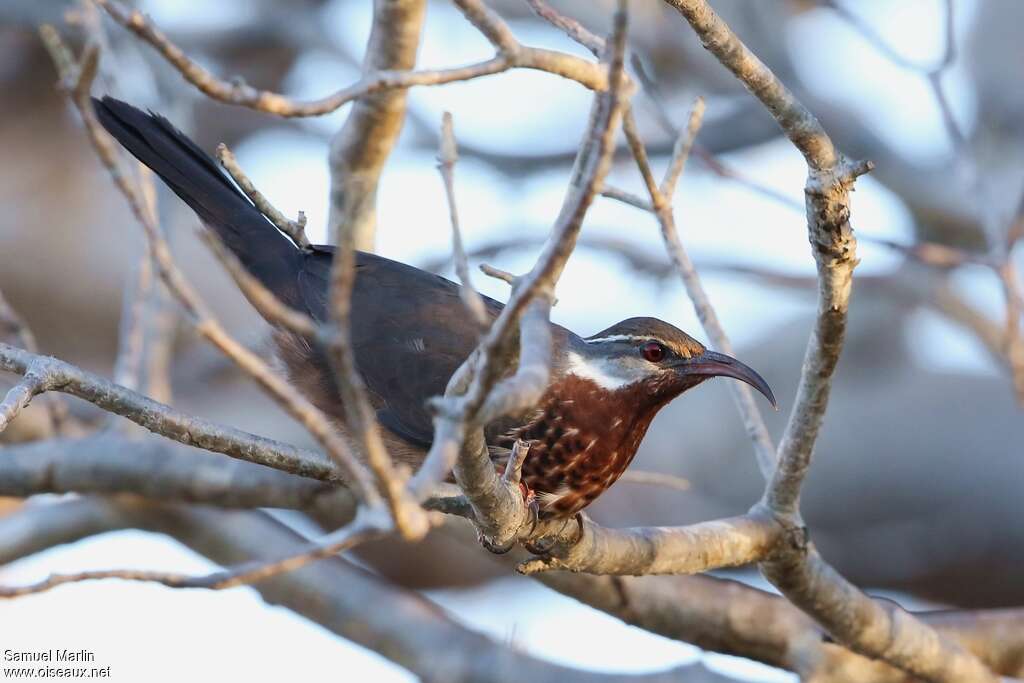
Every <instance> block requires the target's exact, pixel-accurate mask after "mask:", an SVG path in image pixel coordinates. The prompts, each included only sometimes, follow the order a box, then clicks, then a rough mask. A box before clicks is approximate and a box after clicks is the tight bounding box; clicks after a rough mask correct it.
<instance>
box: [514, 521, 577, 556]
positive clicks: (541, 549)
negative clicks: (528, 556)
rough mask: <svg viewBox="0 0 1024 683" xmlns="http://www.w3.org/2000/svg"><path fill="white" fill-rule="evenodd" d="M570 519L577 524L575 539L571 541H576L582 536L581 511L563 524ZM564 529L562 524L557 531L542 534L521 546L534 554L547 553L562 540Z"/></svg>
mask: <svg viewBox="0 0 1024 683" xmlns="http://www.w3.org/2000/svg"><path fill="white" fill-rule="evenodd" d="M570 521H575V522H576V525H577V530H578V531H577V535H576V540H574V541H573V543H577V542H579V540H580V539H581V538H583V513H582V512H577V513H576V514H575V515H573V516H572V517H571V518H570V519H566V520H565V524H569V522H570ZM564 529H565V525H563V526H562V528H561V529H559V530H558V532H557V533H555V534H552V535H550V536H542V537H540V538H537V539H534V540H532V541H530V542H528V543H524V544H523V547H524V548H526V549H527V550H528V551H530V552H531V553H533V554H534V555H547V554H548V553H550V552H551V551H552V550H553V549H554V547H555V546H556V545H557V544H558V543H560V542H562V541H563V537H562V531H563V530H564Z"/></svg>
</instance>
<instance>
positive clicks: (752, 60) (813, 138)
mask: <svg viewBox="0 0 1024 683" xmlns="http://www.w3.org/2000/svg"><path fill="white" fill-rule="evenodd" d="M665 2H667V3H668V4H669V5H671V6H672V7H674V8H675V9H676V10H678V11H679V13H680V14H682V15H683V17H684V18H685V19H686V21H687V22H689V24H690V26H691V27H692V28H693V30H694V31H695V32H696V33H697V36H698V37H699V38H700V41H701V43H702V44H703V45H704V47H705V49H707V50H708V51H709V52H711V54H713V55H714V56H715V57H717V58H718V61H719V62H721V63H722V65H723V66H724V67H726V68H727V69H729V70H730V71H732V73H733V74H734V75H735V76H736V78H737V79H739V81H740V82H741V83H742V84H743V85H744V86H745V87H746V88H747V89H748V90H749V91H750V92H751V93H753V95H754V96H755V97H757V99H759V100H761V102H762V103H763V104H764V106H765V108H767V109H768V111H769V112H771V114H772V116H773V117H775V120H776V121H777V122H778V124H779V126H780V127H781V128H782V130H783V132H784V133H785V134H786V137H788V138H789V139H790V140H791V141H792V143H793V144H794V145H795V146H796V148H797V149H798V150H800V153H801V154H803V155H804V158H805V159H806V160H807V165H808V166H809V167H810V168H811V170H812V171H821V170H824V169H831V168H834V167H836V165H837V164H838V163H839V161H840V158H839V156H838V155H837V152H836V150H835V147H834V146H833V145H832V140H831V139H829V137H828V135H827V134H826V133H825V130H824V129H823V128H822V127H821V124H820V123H819V122H818V119H817V118H816V117H815V116H814V114H812V113H811V112H810V111H808V109H807V108H806V107H804V105H803V104H801V103H800V102H799V101H798V100H797V99H796V97H795V96H794V95H793V93H791V92H790V91H789V89H788V88H786V86H785V85H783V84H782V82H781V81H780V80H779V79H778V78H776V76H775V74H773V73H772V72H771V70H770V69H768V67H766V66H765V65H764V64H763V63H762V62H761V60H760V59H758V58H757V55H755V54H754V53H753V52H751V51H750V50H749V49H748V48H747V46H746V45H744V44H743V43H742V42H741V41H740V40H739V38H737V37H736V34H734V33H733V32H732V30H731V29H730V28H729V27H728V26H727V25H726V23H725V22H724V21H722V19H721V18H720V17H719V16H718V15H717V14H715V12H714V10H712V9H711V7H710V5H708V4H707V2H705V1H704V0H665Z"/></svg>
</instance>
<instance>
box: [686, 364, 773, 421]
mask: <svg viewBox="0 0 1024 683" xmlns="http://www.w3.org/2000/svg"><path fill="white" fill-rule="evenodd" d="M676 370H677V372H681V373H683V374H686V375H706V376H709V377H732V378H733V379H738V380H739V381H741V382H746V383H747V384H749V385H750V386H752V387H754V388H755V389H757V390H758V391H760V392H761V393H762V394H764V397H765V398H766V399H768V402H769V403H771V404H772V408H775V409H776V410H778V409H779V405H778V403H776V402H775V394H773V393H772V388H771V387H769V386H768V382H766V381H764V377H762V376H761V375H759V374H757V372H755V371H754V369H753V368H751V367H750V366H749V365H745V364H744V363H741V362H739V361H738V360H736V359H735V358H733V357H732V356H727V355H725V354H724V353H718V352H717V351H705V352H704V353H702V354H701V355H699V356H694V357H693V358H690V359H689V360H686V361H683V362H681V363H680V364H679V365H678V366H677V368H676Z"/></svg>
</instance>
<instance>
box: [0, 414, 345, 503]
mask: <svg viewBox="0 0 1024 683" xmlns="http://www.w3.org/2000/svg"><path fill="white" fill-rule="evenodd" d="M40 493H78V494H93V495H96V494H100V495H119V494H130V495H133V496H143V497H145V498H146V499H147V500H157V501H166V502H183V503H204V504H208V505H216V506H219V507H242V508H246V507H274V508H292V509H304V508H309V507H312V506H314V505H318V504H321V503H325V504H331V505H337V506H339V507H345V508H351V509H353V511H354V507H355V497H354V496H353V495H352V494H351V493H350V492H349V491H348V490H347V489H345V488H344V487H341V486H338V485H337V483H327V482H322V481H316V480H314V479H307V478H304V477H299V476H296V475H293V474H287V473H285V472H280V471H278V470H273V469H270V468H269V467H264V466H259V465H255V464H253V463H251V462H245V461H242V460H230V459H228V458H224V457H222V456H220V455H216V454H212V453H207V452H203V451H197V450H186V449H185V448H182V447H180V446H177V445H174V444H171V443H169V442H167V441H162V440H158V439H154V438H144V439H138V438H132V439H127V438H125V437H123V436H118V435H116V434H115V433H111V432H106V433H102V432H101V433H98V434H95V435H91V436H87V437H84V438H78V439H48V440H45V441H36V442H32V443H26V444H18V445H11V446H7V447H5V448H4V457H3V458H0V496H16V497H20V498H27V497H29V496H33V495H36V494H40Z"/></svg>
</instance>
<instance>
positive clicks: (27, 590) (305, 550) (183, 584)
mask: <svg viewBox="0 0 1024 683" xmlns="http://www.w3.org/2000/svg"><path fill="white" fill-rule="evenodd" d="M381 525H382V522H380V521H379V520H378V521H374V522H367V520H365V519H363V518H361V517H359V516H357V517H356V519H355V521H353V522H352V523H351V524H350V525H348V526H346V527H343V528H341V529H339V530H337V531H335V532H333V533H331V534H329V535H328V536H325V537H324V538H323V539H322V540H320V541H318V542H316V543H309V544H306V545H304V546H302V547H300V548H296V549H295V550H294V551H292V552H290V553H289V554H287V555H284V556H279V557H275V558H273V559H270V560H265V561H255V562H248V563H246V564H242V565H238V566H236V567H231V568H228V569H222V570H219V571H216V572H212V573H210V574H204V575H201V576H192V575H188V574H177V573H173V572H157V571H145V570H136V569H101V570H92V571H83V572H77V573H74V574H52V575H50V576H49V577H47V578H45V579H43V580H41V581H37V582H35V583H30V584H27V585H24V586H0V599H10V598H18V597H22V596H25V595H33V594H36V593H43V592H45V591H48V590H51V589H53V588H57V587H58V586H63V585H65V584H69V583H81V582H83V581H98V580H102V579H121V580H122V581H142V582H147V583H159V584H163V585H164V586H167V587H168V588H207V589H209V590H224V589H226V588H234V587H236V586H243V585H247V584H250V583H256V582H258V581H264V580H266V579H269V578H272V577H274V576H278V575H280V574H284V573H286V572H291V571H294V570H296V569H299V568H300V567H304V566H306V565H307V564H310V563H311V562H315V561H317V560H322V559H324V558H327V557H331V556H333V555H337V554H338V553H340V552H343V551H345V550H348V549H350V548H352V547H354V546H356V545H359V544H360V543H363V542H365V541H368V540H370V539H372V538H376V537H379V536H381V535H382V534H383V533H384V532H383V530H382V529H383V527H382V526H381Z"/></svg>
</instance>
